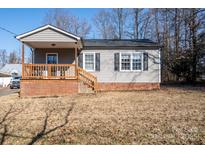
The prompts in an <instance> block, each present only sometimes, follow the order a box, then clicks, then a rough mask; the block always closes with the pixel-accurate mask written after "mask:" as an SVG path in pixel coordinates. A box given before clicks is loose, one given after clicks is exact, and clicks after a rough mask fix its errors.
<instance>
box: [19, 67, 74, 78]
mask: <svg viewBox="0 0 205 154" xmlns="http://www.w3.org/2000/svg"><path fill="white" fill-rule="evenodd" d="M23 70H24V72H23V77H22V78H23V79H77V78H78V77H77V76H78V73H77V69H76V67H75V64H24V69H23Z"/></svg>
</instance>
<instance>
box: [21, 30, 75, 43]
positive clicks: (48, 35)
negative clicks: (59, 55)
mask: <svg viewBox="0 0 205 154" xmlns="http://www.w3.org/2000/svg"><path fill="white" fill-rule="evenodd" d="M21 41H22V42H76V40H75V39H73V38H69V37H68V36H66V35H64V34H61V33H59V32H56V31H54V30H51V29H45V30H43V31H41V32H38V33H35V34H32V35H30V36H27V37H25V38H22V39H21Z"/></svg>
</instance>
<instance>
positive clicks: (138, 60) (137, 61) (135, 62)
mask: <svg viewBox="0 0 205 154" xmlns="http://www.w3.org/2000/svg"><path fill="white" fill-rule="evenodd" d="M132 70H142V54H139V53H133V55H132Z"/></svg>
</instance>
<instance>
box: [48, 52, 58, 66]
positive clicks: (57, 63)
mask: <svg viewBox="0 0 205 154" xmlns="http://www.w3.org/2000/svg"><path fill="white" fill-rule="evenodd" d="M49 54H56V55H57V64H58V53H57V52H46V64H48V55H49Z"/></svg>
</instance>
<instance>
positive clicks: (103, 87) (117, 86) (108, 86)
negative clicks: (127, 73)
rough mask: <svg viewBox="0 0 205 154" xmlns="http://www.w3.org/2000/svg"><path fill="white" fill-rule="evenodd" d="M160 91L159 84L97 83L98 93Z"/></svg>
mask: <svg viewBox="0 0 205 154" xmlns="http://www.w3.org/2000/svg"><path fill="white" fill-rule="evenodd" d="M154 89H160V84H159V83H98V90H99V91H115V90H154Z"/></svg>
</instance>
